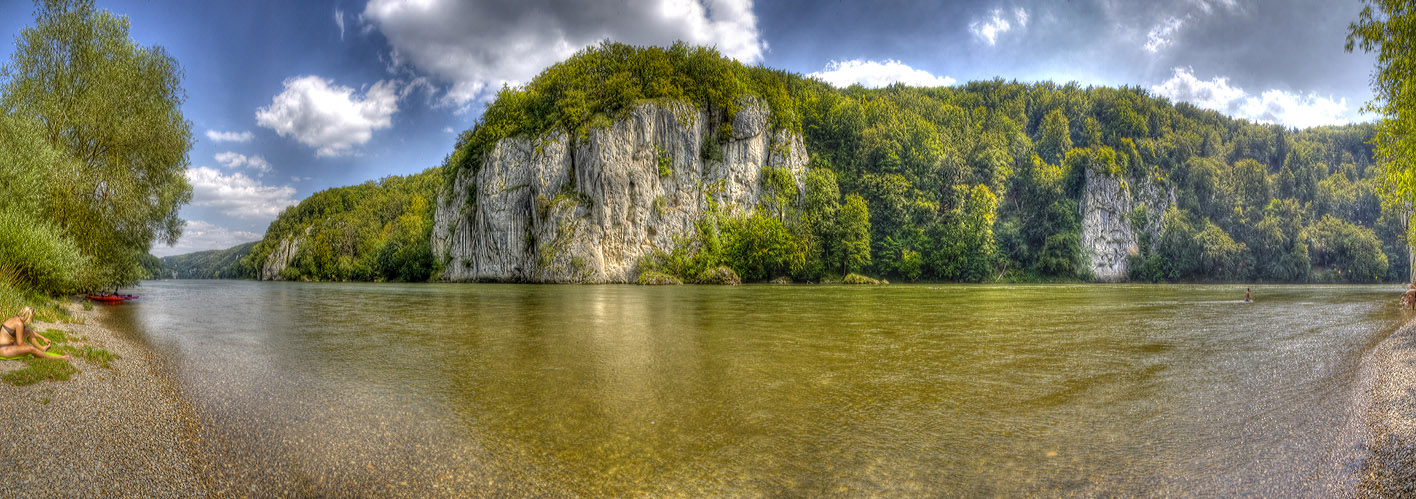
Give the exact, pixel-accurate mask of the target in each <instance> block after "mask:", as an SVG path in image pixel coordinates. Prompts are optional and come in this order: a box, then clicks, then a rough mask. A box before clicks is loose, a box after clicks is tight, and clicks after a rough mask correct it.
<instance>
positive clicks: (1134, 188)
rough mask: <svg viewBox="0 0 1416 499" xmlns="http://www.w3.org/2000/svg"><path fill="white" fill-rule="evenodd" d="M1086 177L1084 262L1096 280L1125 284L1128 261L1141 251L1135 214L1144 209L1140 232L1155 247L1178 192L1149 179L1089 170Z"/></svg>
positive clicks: (1083, 195) (1083, 217) (1083, 220)
mask: <svg viewBox="0 0 1416 499" xmlns="http://www.w3.org/2000/svg"><path fill="white" fill-rule="evenodd" d="M1085 175H1086V189H1085V191H1084V192H1083V193H1082V200H1081V201H1082V202H1081V203H1080V208H1081V215H1082V233H1081V244H1082V258H1083V260H1084V261H1086V262H1087V268H1088V269H1089V270H1090V271H1091V273H1092V275H1093V277H1094V278H1095V279H1096V280H1098V281H1103V282H1119V281H1124V280H1126V278H1127V275H1128V274H1129V272H1130V268H1129V257H1130V256H1131V255H1136V254H1139V253H1140V250H1141V248H1140V247H1139V244H1140V234H1137V233H1136V230H1135V229H1136V228H1138V227H1136V225H1135V224H1133V223H1132V222H1133V221H1132V213H1133V212H1135V211H1136V208H1137V207H1138V206H1144V207H1145V212H1146V213H1147V216H1146V217H1145V219H1144V220H1141V221H1139V225H1140V227H1139V228H1141V229H1142V230H1144V231H1146V232H1148V233H1150V234H1151V236H1152V237H1151V238H1150V240H1151V244H1154V243H1155V241H1158V240H1159V234H1160V231H1161V229H1162V227H1161V220H1162V216H1161V215H1162V214H1164V213H1165V210H1166V209H1168V208H1170V207H1171V206H1173V205H1174V204H1175V192H1174V191H1173V190H1165V189H1162V188H1161V187H1160V186H1159V185H1158V183H1157V182H1155V181H1154V180H1153V179H1151V178H1150V177H1142V178H1141V179H1138V180H1137V179H1128V178H1123V177H1119V176H1113V175H1109V174H1106V173H1101V172H1097V171H1094V170H1092V169H1090V168H1088V169H1087V170H1086V171H1085ZM1151 249H1154V248H1151Z"/></svg>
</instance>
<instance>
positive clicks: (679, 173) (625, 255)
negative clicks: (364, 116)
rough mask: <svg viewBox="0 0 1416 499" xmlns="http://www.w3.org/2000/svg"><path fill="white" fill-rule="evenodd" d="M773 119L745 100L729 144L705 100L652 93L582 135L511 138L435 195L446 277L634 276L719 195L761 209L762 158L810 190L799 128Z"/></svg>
mask: <svg viewBox="0 0 1416 499" xmlns="http://www.w3.org/2000/svg"><path fill="white" fill-rule="evenodd" d="M769 119H770V114H769V111H768V109H767V106H766V105H764V104H762V103H761V102H756V101H754V102H749V103H747V104H746V105H745V106H743V109H742V110H741V111H739V112H738V113H737V116H735V117H734V118H733V122H732V132H731V134H730V137H729V138H728V139H727V140H726V143H722V144H720V143H719V141H718V140H717V138H716V136H717V132H716V129H715V128H716V127H712V126H710V123H709V120H708V115H707V113H706V112H705V111H703V110H700V109H696V108H694V107H692V106H689V105H687V104H684V103H679V102H670V103H653V104H642V105H640V106H638V107H636V108H635V109H633V110H632V111H631V112H630V113H629V114H628V116H627V117H625V118H622V119H619V120H617V121H615V122H613V123H612V124H611V125H610V126H608V127H602V128H595V129H592V130H591V131H590V132H589V134H588V137H583V138H581V139H580V140H571V137H570V136H568V135H567V134H566V133H564V132H553V133H550V134H547V135H544V136H540V137H513V138H507V139H503V140H501V141H500V142H498V143H497V145H496V146H495V147H494V149H493V150H492V151H491V152H490V153H489V154H488V155H487V157H486V158H485V159H484V161H483V162H482V164H481V167H480V168H479V169H477V170H476V171H475V172H474V171H472V170H470V169H469V170H464V171H463V172H461V173H460V174H459V175H458V176H457V178H455V179H454V181H453V184H452V186H451V188H450V189H448V190H446V191H445V192H443V194H442V195H441V196H439V198H438V206H437V211H436V213H435V217H434V225H433V240H432V249H433V255H434V257H435V258H443V259H444V260H443V264H444V265H443V274H442V275H441V276H440V278H441V279H443V280H449V281H508V282H585V283H614V282H633V281H634V280H635V279H636V278H637V277H638V273H639V271H638V266H639V260H640V259H641V258H642V257H644V256H647V255H650V254H651V253H653V252H654V251H656V250H665V251H667V250H670V249H672V248H673V247H674V245H675V244H676V239H677V238H682V237H684V236H686V235H688V234H690V232H691V231H692V230H693V227H694V224H695V223H696V222H697V221H698V220H700V219H701V218H702V217H703V216H704V215H705V214H707V212H708V211H709V210H710V206H711V203H716V204H717V205H718V206H719V209H720V210H721V211H723V212H727V213H734V212H738V213H748V212H751V211H752V210H754V209H755V208H756V207H757V206H758V205H759V203H761V201H762V197H763V188H762V182H761V178H762V170H763V168H764V167H776V168H785V169H786V170H787V171H788V172H790V173H791V175H792V176H793V178H795V179H796V183H797V189H798V191H799V193H802V192H804V190H805V181H804V179H805V173H806V165H807V154H806V147H805V146H804V145H803V143H802V139H801V137H800V136H799V135H796V134H791V133H788V132H785V131H777V132H773V131H772V130H771V129H770V127H769V125H768V123H769ZM705 136H706V137H707V140H705ZM703 147H721V148H722V155H721V157H722V159H721V160H716V159H715V160H705V159H704V156H705V154H704V153H703V150H702V148H703ZM802 197H803V196H797V199H801V198H802Z"/></svg>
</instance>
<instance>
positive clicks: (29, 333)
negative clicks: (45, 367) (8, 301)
mask: <svg viewBox="0 0 1416 499" xmlns="http://www.w3.org/2000/svg"><path fill="white" fill-rule="evenodd" d="M32 319H34V309H31V308H29V307H25V308H22V309H20V313H19V314H17V315H15V316H14V317H11V318H9V319H5V322H3V323H0V357H19V356H21V355H25V354H29V355H33V356H35V357H46V355H45V353H44V352H45V350H49V346H50V344H51V342H50V341H49V338H45V337H44V336H43V335H40V334H39V333H37V332H35V331H34V330H33V329H30V328H29V323H30V320H32ZM26 341H29V343H26ZM40 341H43V342H44V345H43V346H40V343H39V342H40ZM55 358H57V359H67V358H69V356H68V355H62V356H58V357H55Z"/></svg>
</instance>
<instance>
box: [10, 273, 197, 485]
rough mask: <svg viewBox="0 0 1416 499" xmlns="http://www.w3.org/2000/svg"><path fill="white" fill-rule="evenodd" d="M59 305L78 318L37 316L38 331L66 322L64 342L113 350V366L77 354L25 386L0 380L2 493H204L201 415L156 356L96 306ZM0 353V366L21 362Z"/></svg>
mask: <svg viewBox="0 0 1416 499" xmlns="http://www.w3.org/2000/svg"><path fill="white" fill-rule="evenodd" d="M81 305H82V302H81V301H71V302H69V303H66V304H64V306H65V307H66V308H68V309H69V311H70V312H71V313H72V314H73V317H74V318H82V319H83V320H84V324H61V323H45V322H39V321H35V323H34V324H33V327H34V328H35V329H36V330H38V331H45V330H50V329H55V330H61V331H65V332H66V333H67V334H68V335H69V336H70V337H71V338H77V337H86V338H87V340H84V341H74V340H71V341H70V344H87V345H92V346H94V347H101V348H104V349H107V350H108V351H109V352H112V353H113V354H115V355H117V358H116V359H114V360H113V361H111V362H110V366H111V368H101V367H99V366H97V365H94V364H91V363H88V362H85V361H83V360H81V359H78V358H77V357H75V358H72V359H71V361H72V364H73V365H74V367H75V368H76V369H77V372H76V373H74V375H73V376H71V377H70V378H69V380H67V381H58V382H55V381H42V382H39V383H35V384H32V385H28V386H14V385H11V384H9V383H0V421H3V422H4V424H5V425H6V426H7V427H8V428H10V431H9V432H8V433H9V435H8V438H6V439H5V442H4V443H3V444H0V463H6V465H5V466H3V467H0V496H10V497H40V496H43V497H77V496H85V497H87V496H95V495H108V494H114V495H118V496H129V495H143V496H165V497H208V496H211V495H212V491H214V490H215V488H214V487H213V486H212V485H213V484H212V483H210V477H211V476H212V474H211V473H209V471H210V470H211V464H210V463H209V462H208V461H207V459H206V457H205V456H204V454H203V453H202V452H200V445H199V442H200V437H199V434H200V432H199V429H200V425H199V421H198V419H197V416H196V413H195V412H194V411H193V410H192V407H191V406H190V404H189V403H188V402H187V401H186V400H185V399H183V398H182V396H181V394H180V392H179V391H178V390H177V387H176V384H175V381H174V379H173V378H172V377H171V375H170V374H169V373H167V372H166V371H165V368H164V367H163V366H164V364H163V363H162V362H161V360H160V359H159V358H158V355H157V354H156V353H155V352H153V350H152V349H151V348H149V347H147V346H146V345H143V344H142V343H141V342H139V341H135V340H134V339H133V338H127V337H125V336H124V335H122V334H119V333H117V332H115V331H113V330H112V329H109V328H108V327H106V326H105V325H103V324H102V322H101V319H102V316H103V307H102V306H98V307H94V310H83V307H82V306H81ZM24 366H25V363H24V362H23V361H19V360H5V361H0V373H4V372H9V371H12V370H16V369H19V368H23V367H24Z"/></svg>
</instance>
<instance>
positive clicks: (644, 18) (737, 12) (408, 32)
mask: <svg viewBox="0 0 1416 499" xmlns="http://www.w3.org/2000/svg"><path fill="white" fill-rule="evenodd" d="M360 19H361V20H362V21H364V22H366V23H368V24H367V25H366V26H374V27H376V28H377V29H378V30H379V32H380V33H382V34H383V35H384V38H386V39H388V41H389V44H390V45H391V46H392V54H391V55H392V59H393V63H394V66H395V67H411V68H413V69H414V70H416V71H418V72H420V73H422V74H426V75H429V76H431V77H432V78H433V79H434V80H436V81H437V82H439V83H440V84H445V85H447V89H446V91H445V92H444V94H443V96H442V98H441V103H442V104H445V105H451V106H454V107H457V108H459V109H461V110H466V109H467V108H468V107H469V105H470V103H471V102H473V101H475V100H476V99H478V98H484V97H487V96H488V95H489V93H490V92H492V91H495V90H496V89H497V88H500V87H501V85H503V84H511V85H515V84H519V83H524V82H526V81H529V80H530V79H531V78H532V77H534V76H536V74H537V73H538V72H540V71H541V70H542V69H543V68H545V67H547V66H549V65H551V64H554V63H556V62H558V61H560V60H562V59H565V58H566V57H569V56H570V55H572V54H574V53H575V52H576V51H578V50H580V49H582V48H584V47H586V46H589V45H593V44H595V43H598V42H600V41H601V40H613V41H616V42H623V43H629V44H634V45H667V44H671V43H673V42H674V41H677V40H682V41H684V42H687V43H690V44H696V45H706V46H714V47H716V48H717V49H718V51H719V52H722V53H723V54H724V55H726V56H728V57H732V58H735V59H738V60H740V61H743V62H746V63H755V62H759V61H761V60H762V55H763V52H764V51H765V50H766V49H767V43H766V42H765V41H763V40H762V37H761V35H760V34H759V32H758V29H757V17H756V15H755V14H753V12H752V1H751V0H639V1H632V2H623V3H609V2H585V1H581V0H488V1H480V2H465V1H459V0H370V1H369V3H368V4H367V5H366V6H365V8H364V12H363V13H362V14H361V15H360Z"/></svg>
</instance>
